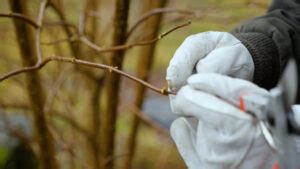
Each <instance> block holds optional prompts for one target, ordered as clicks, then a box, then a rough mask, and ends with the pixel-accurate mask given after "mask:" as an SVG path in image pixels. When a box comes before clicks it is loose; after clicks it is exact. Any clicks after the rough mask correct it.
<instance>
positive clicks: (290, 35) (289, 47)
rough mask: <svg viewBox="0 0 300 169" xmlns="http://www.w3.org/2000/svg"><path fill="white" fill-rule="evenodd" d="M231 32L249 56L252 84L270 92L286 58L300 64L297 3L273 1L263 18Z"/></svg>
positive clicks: (298, 0) (299, 1)
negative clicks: (252, 72) (253, 66)
mask: <svg viewBox="0 0 300 169" xmlns="http://www.w3.org/2000/svg"><path fill="white" fill-rule="evenodd" d="M231 33H232V34H233V35H234V36H235V37H237V38H238V39H239V40H241V42H242V43H243V44H244V45H245V46H246V47H247V49H248V50H249V52H250V53H251V55H252V57H253V61H254V65H255V70H254V79H253V81H254V83H256V84H258V85H259V86H261V87H264V88H266V89H270V88H271V87H273V86H275V85H276V83H277V81H278V79H279V77H280V74H281V72H282V70H283V69H284V66H285V65H286V63H287V61H288V59H289V57H294V58H296V61H297V63H298V65H299V63H300V62H299V60H300V0H274V1H273V3H272V5H271V6H270V8H269V9H268V11H267V13H266V14H265V15H264V16H261V17H258V18H255V19H253V20H251V21H249V22H247V23H244V24H242V25H240V26H239V27H237V28H236V29H234V30H233V31H232V32H231ZM298 67H299V66H298ZM298 70H299V69H298ZM299 79H300V78H299Z"/></svg>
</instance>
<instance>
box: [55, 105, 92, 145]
mask: <svg viewBox="0 0 300 169" xmlns="http://www.w3.org/2000/svg"><path fill="white" fill-rule="evenodd" d="M53 116H54V117H56V118H59V119H61V120H63V121H64V122H65V123H67V124H69V125H70V126H72V128H73V129H75V130H76V131H77V132H79V133H81V134H83V135H84V136H85V137H86V138H87V139H90V140H91V139H92V137H91V133H90V132H89V131H88V130H86V129H85V128H84V127H83V126H81V125H79V124H78V123H77V122H76V121H74V120H73V119H71V118H70V117H68V116H66V115H64V114H61V113H58V112H55V111H54V112H53Z"/></svg>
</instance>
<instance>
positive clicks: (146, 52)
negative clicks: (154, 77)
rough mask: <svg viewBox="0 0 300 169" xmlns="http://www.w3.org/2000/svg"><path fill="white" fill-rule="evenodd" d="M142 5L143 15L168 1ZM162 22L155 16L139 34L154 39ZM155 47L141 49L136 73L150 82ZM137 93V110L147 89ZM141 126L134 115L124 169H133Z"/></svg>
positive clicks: (141, 104)
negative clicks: (141, 33)
mask: <svg viewBox="0 0 300 169" xmlns="http://www.w3.org/2000/svg"><path fill="white" fill-rule="evenodd" d="M142 3H143V13H145V12H148V11H149V10H151V9H153V8H161V7H164V6H165V5H166V3H167V0H159V1H152V0H145V1H142ZM161 20H162V15H156V16H153V17H152V18H150V19H149V20H148V21H146V22H145V23H144V24H143V27H142V30H140V31H139V32H143V33H144V34H146V35H147V36H146V37H145V39H153V38H155V37H157V36H158V33H159V28H160V23H161ZM155 46H156V43H155V44H152V45H149V46H144V47H141V48H140V56H141V57H139V61H138V64H137V69H136V72H137V77H138V78H140V79H143V80H145V81H148V77H149V74H150V71H151V67H152V63H153V59H154V51H155ZM135 91H136V94H135V100H134V105H135V106H136V107H137V108H142V106H143V102H144V98H145V91H146V88H145V86H143V85H141V84H137V85H136V88H135ZM139 124H140V120H139V118H138V117H137V116H136V115H133V117H132V121H131V126H130V131H129V137H128V140H127V146H126V154H128V155H127V156H126V157H125V158H124V166H123V168H124V169H130V168H131V167H132V161H133V158H134V154H135V149H136V147H137V133H138V128H139Z"/></svg>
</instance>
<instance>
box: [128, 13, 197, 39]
mask: <svg viewBox="0 0 300 169" xmlns="http://www.w3.org/2000/svg"><path fill="white" fill-rule="evenodd" d="M162 13H180V14H185V15H196V13H195V12H193V11H191V10H183V9H174V8H156V9H153V10H150V11H149V12H147V13H145V14H144V15H142V16H141V17H140V18H139V19H138V20H137V21H136V22H135V23H134V24H133V26H132V27H131V28H130V29H129V31H128V33H127V39H128V38H129V37H130V36H131V35H132V33H133V32H134V31H135V30H136V29H137V28H138V27H139V26H140V25H141V24H142V23H143V22H145V21H146V20H147V19H149V18H150V17H152V16H154V15H159V14H162Z"/></svg>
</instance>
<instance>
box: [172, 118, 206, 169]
mask: <svg viewBox="0 0 300 169" xmlns="http://www.w3.org/2000/svg"><path fill="white" fill-rule="evenodd" d="M171 137H172V138H173V140H174V141H175V144H176V146H177V149H178V151H179V153H180V155H181V157H182V158H183V160H184V161H185V163H186V165H187V166H188V168H189V169H201V164H200V159H199V156H198V154H197V151H196V150H197V149H196V147H195V142H196V132H195V130H194V129H193V127H192V126H191V125H190V124H189V122H188V121H187V120H186V119H185V118H183V117H181V118H178V119H176V120H175V121H174V122H173V123H172V125H171Z"/></svg>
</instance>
